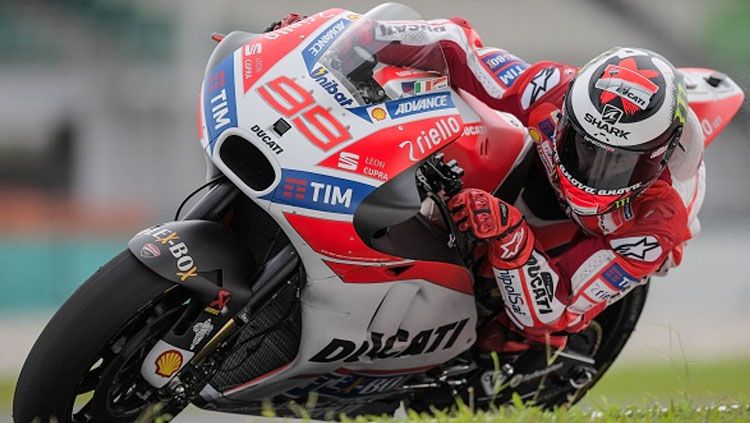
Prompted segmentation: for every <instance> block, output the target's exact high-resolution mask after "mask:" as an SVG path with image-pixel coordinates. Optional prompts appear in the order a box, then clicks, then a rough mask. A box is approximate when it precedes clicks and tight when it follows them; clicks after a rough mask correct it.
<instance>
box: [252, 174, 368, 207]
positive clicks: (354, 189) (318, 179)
mask: <svg viewBox="0 0 750 423" xmlns="http://www.w3.org/2000/svg"><path fill="white" fill-rule="evenodd" d="M282 181H283V182H282V183H281V184H279V186H278V187H277V188H276V190H275V191H274V192H273V193H271V194H268V195H266V196H264V197H263V198H264V199H266V200H270V201H273V202H274V203H278V204H287V205H290V206H295V207H302V208H306V209H312V210H318V211H324V212H330V213H345V214H351V213H353V212H354V210H355V209H356V208H357V206H358V205H359V203H361V202H362V200H363V199H364V198H365V197H366V196H367V195H368V194H370V192H372V190H374V189H375V187H373V186H370V185H366V184H362V183H359V182H354V181H350V180H347V179H342V178H336V177H333V176H328V175H321V174H318V173H312V172H304V171H301V170H290V169H284V170H283V171H282Z"/></svg>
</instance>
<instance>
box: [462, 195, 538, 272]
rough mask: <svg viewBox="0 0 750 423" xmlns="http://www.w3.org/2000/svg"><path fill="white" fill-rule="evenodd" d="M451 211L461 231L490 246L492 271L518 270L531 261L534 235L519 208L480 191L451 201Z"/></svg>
mask: <svg viewBox="0 0 750 423" xmlns="http://www.w3.org/2000/svg"><path fill="white" fill-rule="evenodd" d="M448 209H449V211H450V212H451V219H452V220H453V222H455V223H456V224H457V226H458V230H459V231H461V232H470V233H471V235H472V236H473V237H474V238H476V239H478V240H484V241H487V242H488V252H487V255H488V258H489V261H490V265H492V267H494V268H496V269H516V268H519V267H521V266H523V265H524V264H526V262H527V261H528V260H529V257H530V256H531V252H532V250H533V248H534V235H533V233H532V232H531V230H530V229H529V227H528V225H527V224H526V221H525V220H524V218H523V215H522V214H521V212H520V211H518V209H517V208H515V207H513V206H512V205H510V204H508V203H506V202H504V201H502V200H500V199H499V198H497V197H494V196H492V195H491V194H489V193H487V192H485V191H482V190H480V189H466V190H463V191H461V192H459V193H458V194H456V195H455V196H453V198H451V199H450V201H449V202H448Z"/></svg>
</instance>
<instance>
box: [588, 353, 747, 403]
mask: <svg viewBox="0 0 750 423" xmlns="http://www.w3.org/2000/svg"><path fill="white" fill-rule="evenodd" d="M644 399H645V400H648V401H650V402H654V401H658V402H660V403H662V404H668V403H669V402H670V401H677V402H681V401H685V400H687V401H689V402H691V403H695V404H698V405H701V404H710V403H711V402H714V401H723V402H729V401H742V400H743V399H750V359H748V358H745V359H727V360H722V361H713V362H686V363H676V362H675V363H669V362H667V363H665V364H659V363H649V364H640V365H637V364H625V365H615V366H613V367H612V368H611V369H610V370H609V371H608V372H607V373H606V374H605V376H604V377H603V378H602V379H601V380H600V381H599V383H598V384H597V385H596V386H595V387H594V388H593V389H592V390H591V391H590V392H589V393H588V394H587V395H586V397H585V398H584V400H583V401H582V404H584V405H594V406H595V405H601V404H620V405H624V404H635V403H642V402H643V401H644ZM605 401H606V402H605Z"/></svg>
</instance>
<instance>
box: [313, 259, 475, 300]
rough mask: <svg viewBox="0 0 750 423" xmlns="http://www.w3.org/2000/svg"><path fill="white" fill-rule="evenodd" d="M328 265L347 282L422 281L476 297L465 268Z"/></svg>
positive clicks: (416, 264) (434, 264) (417, 264)
mask: <svg viewBox="0 0 750 423" xmlns="http://www.w3.org/2000/svg"><path fill="white" fill-rule="evenodd" d="M323 262H324V263H325V264H326V265H328V267H330V268H331V270H333V271H334V272H335V273H336V274H337V275H338V276H339V277H340V278H341V280H343V281H344V282H345V283H383V282H397V281H402V280H410V279H422V280H425V281H427V282H430V283H433V284H435V285H439V286H442V287H444V288H448V289H452V290H454V291H458V292H460V293H462V294H467V295H474V284H473V282H472V279H471V274H470V273H469V271H468V270H466V268H465V267H463V266H457V265H454V264H448V263H440V262H434V261H415V262H412V263H406V264H393V265H385V266H362V265H356V264H346V263H336V262H331V261H327V260H323Z"/></svg>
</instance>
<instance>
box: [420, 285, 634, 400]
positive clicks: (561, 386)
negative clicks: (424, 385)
mask: <svg viewBox="0 0 750 423" xmlns="http://www.w3.org/2000/svg"><path fill="white" fill-rule="evenodd" d="M647 295H648V284H646V285H642V286H639V287H637V288H635V289H634V290H633V291H631V292H630V293H629V294H628V295H626V296H625V297H624V298H623V299H621V300H620V301H618V302H617V303H615V304H613V305H611V306H610V307H608V308H607V309H606V310H604V312H602V313H601V314H600V315H599V316H597V317H596V319H594V320H595V321H596V323H597V326H598V328H599V329H600V330H601V332H600V333H601V335H602V336H601V337H599V338H598V341H597V346H596V348H595V351H596V352H595V353H594V354H593V357H592V358H593V359H594V364H593V366H592V370H593V372H592V374H591V380H590V381H589V382H588V383H583V384H582V386H581V387H574V386H572V385H571V384H570V383H569V382H568V380H567V378H564V377H563V376H564V375H563V374H561V373H560V372H557V371H555V372H550V373H549V375H548V376H546V377H545V383H543V384H541V383H540V379H539V378H537V379H532V380H531V381H530V382H528V383H524V384H522V385H520V386H518V389H515V388H510V387H509V388H506V389H504V390H502V391H501V392H499V393H498V395H497V396H496V397H495V398H494V400H481V399H477V400H475V398H476V397H477V395H475V393H480V392H483V387H482V383H481V380H480V378H481V375H482V374H483V373H485V372H487V371H491V370H493V369H494V366H493V364H492V363H491V362H488V360H486V359H485V360H481V361H477V362H476V364H478V365H479V367H480V368H479V369H478V370H477V371H475V372H474V373H473V374H472V375H469V377H468V378H467V382H468V383H467V384H465V385H463V386H462V387H461V388H459V389H457V391H456V392H455V394H456V395H454V393H453V392H449V391H447V390H445V389H426V390H425V391H422V392H419V393H416V394H413V395H412V396H411V397H410V398H409V400H408V408H410V409H412V410H414V411H418V412H426V413H431V412H432V410H433V409H437V410H449V409H455V407H456V400H457V399H461V400H462V401H463V403H464V404H474V407H475V408H476V409H477V410H483V411H491V410H493V408H494V407H497V406H502V405H505V404H508V403H510V401H511V397H512V394H513V393H514V392H519V394H521V395H522V397H525V398H528V399H531V397H527V396H526V394H528V393H529V392H533V394H534V395H533V400H534V403H535V404H536V405H538V406H539V407H542V408H545V409H554V408H556V407H560V406H567V405H573V404H575V403H576V402H578V401H580V400H581V398H583V397H584V395H585V394H586V393H587V392H588V391H589V390H590V389H591V388H592V387H593V386H594V385H595V384H596V383H597V382H598V381H599V380H600V379H601V378H602V377H603V376H604V374H605V373H606V371H607V370H608V369H609V367H610V365H611V364H612V363H613V362H614V361H615V359H616V358H617V357H618V356H619V355H620V352H621V351H622V349H623V347H624V346H625V344H626V343H627V342H628V339H630V335H631V334H632V333H633V330H634V329H635V326H636V324H637V322H638V319H639V318H640V315H641V312H642V311H643V307H644V305H645V302H646V297H647ZM592 327H593V325H592ZM589 335H590V334H588V333H587V332H582V333H581V334H576V335H572V336H571V338H570V340H569V342H568V345H569V346H570V345H571V344H572V343H574V342H577V343H578V344H587V343H588V342H587V340H585V339H582V338H585V337H587V336H589ZM581 341H582V342H581ZM529 354H535V355H539V354H540V353H539V351H533V350H532V351H529V352H527V353H522V354H521V355H520V356H519V358H518V360H520V361H523V360H522V358H523V357H524V356H525V355H527V356H528V355H529ZM541 355H542V356H543V355H544V354H541ZM584 355H586V356H590V355H589V354H584ZM532 357H533V355H532ZM500 361H501V362H503V357H500ZM545 361H546V360H541V363H540V360H529V361H526V363H534V364H535V365H533V366H531V367H527V366H523V365H521V366H518V367H516V368H515V372H516V373H517V374H525V375H528V374H533V373H534V372H543V371H544V369H545V368H546V365H544V364H543V363H544V362H545ZM539 364H542V365H541V366H539ZM529 388H530V390H529Z"/></svg>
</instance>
